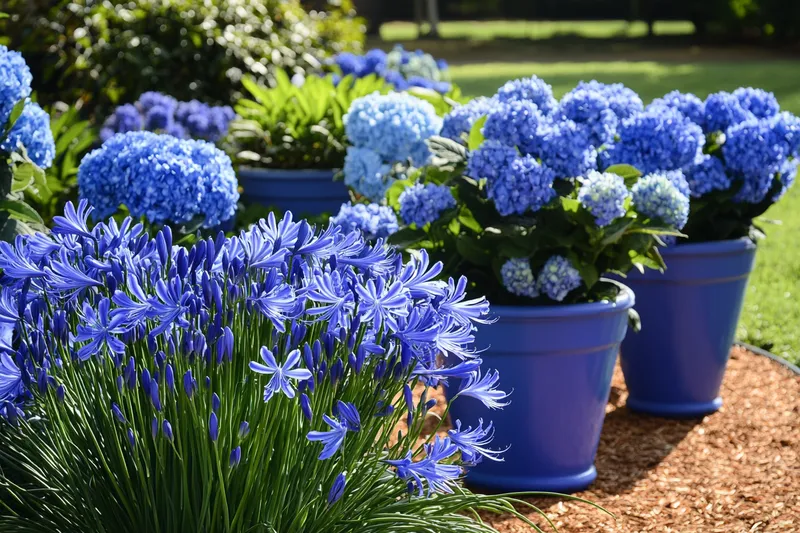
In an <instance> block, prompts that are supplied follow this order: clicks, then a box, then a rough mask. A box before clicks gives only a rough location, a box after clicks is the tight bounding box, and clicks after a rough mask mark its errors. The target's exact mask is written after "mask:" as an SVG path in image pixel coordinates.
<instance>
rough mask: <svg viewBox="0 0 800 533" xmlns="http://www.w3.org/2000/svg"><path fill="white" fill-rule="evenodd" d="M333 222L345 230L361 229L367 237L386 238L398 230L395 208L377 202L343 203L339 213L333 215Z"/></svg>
mask: <svg viewBox="0 0 800 533" xmlns="http://www.w3.org/2000/svg"><path fill="white" fill-rule="evenodd" d="M331 224H332V225H336V226H341V227H342V228H344V229H345V231H355V230H359V231H361V232H363V234H364V236H365V237H366V238H367V239H378V238H385V237H388V236H389V235H391V234H392V233H394V232H396V231H397V230H398V223H397V215H395V214H394V210H393V209H392V208H391V207H387V206H383V205H378V204H375V203H372V204H369V205H364V204H352V203H346V204H342V207H341V208H340V209H339V213H338V214H337V215H336V216H335V217H331Z"/></svg>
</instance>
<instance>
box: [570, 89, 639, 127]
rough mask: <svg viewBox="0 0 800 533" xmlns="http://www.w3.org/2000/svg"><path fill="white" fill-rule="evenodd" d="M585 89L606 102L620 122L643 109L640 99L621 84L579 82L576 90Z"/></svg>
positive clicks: (631, 90)
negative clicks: (595, 93)
mask: <svg viewBox="0 0 800 533" xmlns="http://www.w3.org/2000/svg"><path fill="white" fill-rule="evenodd" d="M578 89H585V90H588V91H592V92H597V93H600V94H601V95H603V96H604V97H605V98H606V100H608V105H609V107H610V108H611V110H612V111H613V112H614V113H615V114H616V115H617V117H618V118H619V119H620V120H621V119H624V118H628V117H630V116H631V115H633V114H635V113H639V112H640V111H641V110H642V109H644V104H643V103H642V99H641V98H639V95H638V94H636V92H635V91H634V90H633V89H629V88H628V87H625V86H624V85H623V84H621V83H600V82H599V81H596V80H592V81H588V82H585V81H582V82H579V83H578V85H577V87H576V90H578Z"/></svg>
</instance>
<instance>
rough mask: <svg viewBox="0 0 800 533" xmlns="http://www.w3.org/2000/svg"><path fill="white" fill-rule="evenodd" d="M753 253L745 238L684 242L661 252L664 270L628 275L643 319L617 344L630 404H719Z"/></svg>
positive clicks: (679, 409)
mask: <svg viewBox="0 0 800 533" xmlns="http://www.w3.org/2000/svg"><path fill="white" fill-rule="evenodd" d="M755 252H756V246H755V244H753V242H752V241H750V239H738V240H729V241H719V242H708V243H696V244H684V245H680V246H674V247H670V248H667V249H665V250H663V251H662V255H663V257H664V261H665V262H666V264H667V270H666V272H665V273H664V274H661V273H659V272H656V271H648V272H646V273H645V274H640V273H639V272H632V273H631V274H629V276H628V278H627V280H626V282H625V283H626V284H628V285H629V286H630V287H631V288H632V289H633V290H634V291H635V292H636V304H637V305H636V310H637V311H638V313H639V316H640V317H641V319H642V330H641V331H640V332H638V333H635V332H633V331H631V332H630V333H629V334H628V336H627V337H626V339H625V341H624V342H623V343H622V349H621V359H622V370H623V372H624V374H625V382H626V384H627V386H628V391H629V393H630V395H629V396H628V407H629V408H631V409H633V410H635V411H640V412H644V413H649V414H653V415H658V416H668V417H693V416H700V415H703V414H707V413H712V412H714V411H716V410H717V409H719V408H720V406H721V405H722V399H721V398H720V396H719V390H720V385H721V383H722V377H723V375H724V373H725V366H726V364H727V362H728V354H729V352H730V349H731V344H732V343H733V338H734V335H735V333H736V324H737V322H738V320H739V314H740V313H741V310H742V301H743V300H744V294H745V288H746V286H747V279H748V277H749V275H750V271H751V270H752V269H753V262H754V259H755Z"/></svg>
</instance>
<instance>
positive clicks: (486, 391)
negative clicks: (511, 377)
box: [458, 370, 509, 409]
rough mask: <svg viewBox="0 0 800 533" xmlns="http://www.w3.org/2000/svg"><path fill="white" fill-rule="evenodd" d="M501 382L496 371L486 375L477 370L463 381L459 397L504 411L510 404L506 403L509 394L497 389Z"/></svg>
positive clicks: (488, 372)
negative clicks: (465, 397) (473, 399)
mask: <svg viewBox="0 0 800 533" xmlns="http://www.w3.org/2000/svg"><path fill="white" fill-rule="evenodd" d="M499 381H500V375H499V374H498V372H497V371H496V370H489V371H487V372H486V373H482V372H481V371H480V370H476V371H474V372H472V373H471V374H470V375H469V376H468V377H467V379H465V380H463V382H462V383H461V388H459V389H458V395H459V396H467V397H470V398H475V399H476V400H478V401H479V402H481V403H482V404H483V405H485V406H486V407H487V408H489V409H502V408H503V407H505V406H506V405H508V403H509V402H507V401H506V400H507V399H508V394H506V393H505V392H503V391H501V390H499V389H498V388H497V384H498V382H499Z"/></svg>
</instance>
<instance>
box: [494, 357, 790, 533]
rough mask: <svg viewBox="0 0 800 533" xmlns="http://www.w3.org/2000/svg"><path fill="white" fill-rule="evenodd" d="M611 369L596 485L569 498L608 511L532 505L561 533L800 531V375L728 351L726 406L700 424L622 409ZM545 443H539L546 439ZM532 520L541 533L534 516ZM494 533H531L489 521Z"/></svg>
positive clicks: (507, 520)
mask: <svg viewBox="0 0 800 533" xmlns="http://www.w3.org/2000/svg"><path fill="white" fill-rule="evenodd" d="M626 397H627V391H626V389H625V382H624V380H623V378H622V372H621V371H620V369H619V367H617V369H616V371H615V373H614V379H613V384H612V390H611V399H610V401H609V404H608V408H607V414H606V421H605V425H604V427H603V434H602V437H601V440H600V448H599V450H598V453H597V471H598V473H599V476H598V478H597V481H595V483H594V484H593V485H592V486H591V487H590V489H589V490H587V491H584V492H581V493H579V494H576V496H580V497H582V498H586V499H588V500H591V501H593V502H596V503H597V504H599V505H601V506H603V507H604V508H606V509H608V510H609V511H610V512H612V513H613V514H614V515H616V519H614V518H612V517H610V516H608V515H605V514H603V513H602V512H600V511H598V510H597V509H594V508H592V507H590V506H587V505H585V504H580V503H574V502H569V501H564V500H558V499H538V500H532V501H533V503H535V504H537V505H538V506H539V507H540V508H541V509H543V510H544V511H545V512H546V513H547V515H548V517H549V518H550V519H551V520H552V521H553V522H554V523H555V524H556V526H557V527H558V529H559V531H560V532H562V533H588V532H593V533H594V532H620V533H634V532H637V533H638V532H644V531H654V532H681V533H683V532H695V531H696V532H703V533H712V532H725V533H735V532H764V531H776V532H778V531H779V532H787V533H789V532H800V377H798V376H796V375H795V374H792V373H791V372H790V371H789V370H788V369H785V368H784V367H782V366H780V365H779V364H777V363H775V362H774V361H771V360H769V359H767V358H765V357H761V356H758V355H755V354H753V353H750V352H747V351H746V350H744V349H741V348H734V349H733V351H732V353H731V361H730V363H729V365H728V371H727V374H726V376H725V381H724V383H723V392H722V397H723V400H724V401H725V404H724V406H723V407H722V409H720V411H719V412H717V413H715V414H713V415H710V416H707V417H705V418H703V419H697V420H667V419H660V418H654V417H648V416H643V415H637V414H635V413H632V412H630V411H628V409H627V408H626V407H625V398H626ZM543 438H546V436H543ZM530 516H531V517H532V518H533V519H534V521H535V522H537V523H538V524H540V525H541V526H542V528H543V529H546V523H545V522H544V520H543V519H542V518H541V517H538V518H534V515H533V514H532V513H531V514H530ZM485 518H486V520H487V521H489V522H490V523H492V524H493V525H494V527H496V528H497V529H498V531H500V532H501V533H518V532H523V531H525V532H529V531H530V528H529V527H528V526H526V525H524V524H522V523H520V522H519V521H517V520H515V519H513V518H511V517H508V516H486V517H485Z"/></svg>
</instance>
